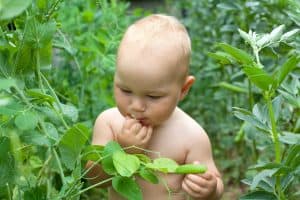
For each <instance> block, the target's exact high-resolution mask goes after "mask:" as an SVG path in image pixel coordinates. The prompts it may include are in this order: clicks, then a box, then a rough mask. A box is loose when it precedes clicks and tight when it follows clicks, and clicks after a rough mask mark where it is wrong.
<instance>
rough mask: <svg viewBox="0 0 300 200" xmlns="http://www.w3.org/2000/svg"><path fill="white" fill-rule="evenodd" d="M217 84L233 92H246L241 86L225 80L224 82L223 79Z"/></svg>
mask: <svg viewBox="0 0 300 200" xmlns="http://www.w3.org/2000/svg"><path fill="white" fill-rule="evenodd" d="M218 86H219V87H223V88H225V89H228V90H231V91H233V92H240V93H248V91H247V89H246V88H242V87H239V86H236V85H234V84H231V83H227V82H224V81H222V82H220V83H218Z"/></svg>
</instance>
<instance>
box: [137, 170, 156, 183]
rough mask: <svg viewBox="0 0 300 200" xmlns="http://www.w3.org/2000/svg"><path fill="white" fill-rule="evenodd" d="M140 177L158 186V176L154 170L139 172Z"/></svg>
mask: <svg viewBox="0 0 300 200" xmlns="http://www.w3.org/2000/svg"><path fill="white" fill-rule="evenodd" d="M139 175H140V176H141V177H142V178H143V179H145V180H146V181H148V182H150V183H152V184H157V183H158V182H159V180H158V178H157V176H156V175H155V174H154V173H153V172H152V170H150V169H147V168H145V167H143V168H142V169H141V170H140V171H139Z"/></svg>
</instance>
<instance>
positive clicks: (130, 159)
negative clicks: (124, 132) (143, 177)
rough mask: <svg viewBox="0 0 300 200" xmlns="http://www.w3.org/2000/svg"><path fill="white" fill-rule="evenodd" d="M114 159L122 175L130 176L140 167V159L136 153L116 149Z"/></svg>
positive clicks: (116, 167) (115, 165)
mask: <svg viewBox="0 0 300 200" xmlns="http://www.w3.org/2000/svg"><path fill="white" fill-rule="evenodd" d="M112 159H113V164H114V167H115V169H116V170H117V172H118V173H119V174H120V175H121V176H126V177H130V176H132V175H133V174H134V173H135V172H136V171H137V170H138V169H139V167H140V160H139V159H138V158H137V157H136V156H135V155H130V154H127V153H125V152H123V151H115V152H114V153H113V156H112Z"/></svg>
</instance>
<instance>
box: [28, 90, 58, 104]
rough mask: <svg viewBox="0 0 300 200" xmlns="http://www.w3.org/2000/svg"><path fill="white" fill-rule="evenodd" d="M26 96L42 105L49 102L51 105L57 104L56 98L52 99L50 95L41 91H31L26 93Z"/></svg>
mask: <svg viewBox="0 0 300 200" xmlns="http://www.w3.org/2000/svg"><path fill="white" fill-rule="evenodd" d="M26 94H27V95H28V96H30V97H31V98H33V99H34V100H37V101H39V102H41V103H43V102H48V103H50V104H51V103H53V102H55V99H54V97H52V96H50V95H48V94H45V93H44V92H42V90H41V89H29V90H27V91H26Z"/></svg>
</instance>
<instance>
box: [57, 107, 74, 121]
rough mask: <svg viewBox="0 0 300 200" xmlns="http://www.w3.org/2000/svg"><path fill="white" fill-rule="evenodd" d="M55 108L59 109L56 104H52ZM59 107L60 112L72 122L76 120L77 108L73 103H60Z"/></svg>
mask: <svg viewBox="0 0 300 200" xmlns="http://www.w3.org/2000/svg"><path fill="white" fill-rule="evenodd" d="M54 106H55V108H56V109H57V110H59V106H58V105H57V104H54ZM60 108H62V113H63V115H64V116H65V117H67V119H69V120H71V121H72V122H76V121H77V119H78V110H77V108H76V107H75V106H73V105H67V104H62V103H61V104H60Z"/></svg>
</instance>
